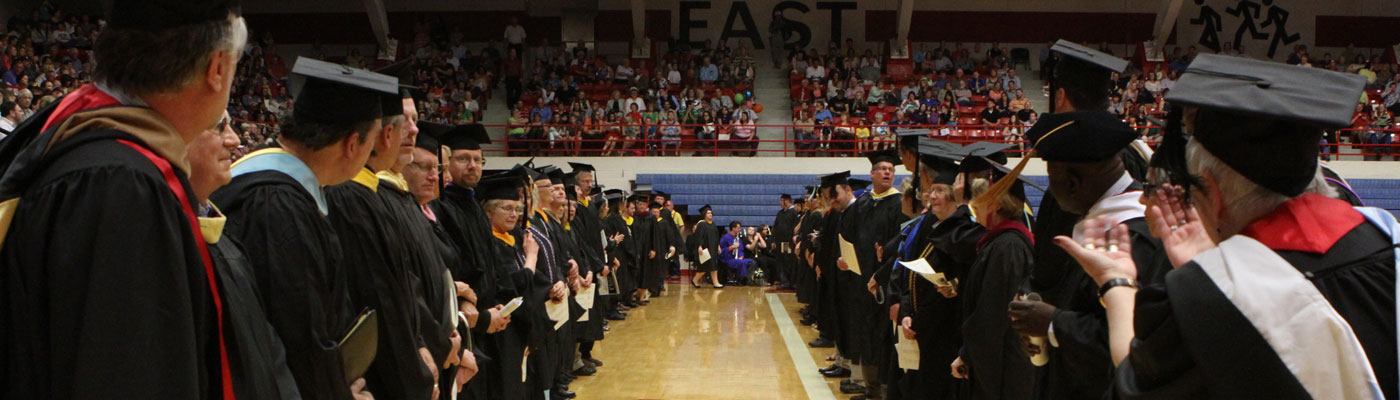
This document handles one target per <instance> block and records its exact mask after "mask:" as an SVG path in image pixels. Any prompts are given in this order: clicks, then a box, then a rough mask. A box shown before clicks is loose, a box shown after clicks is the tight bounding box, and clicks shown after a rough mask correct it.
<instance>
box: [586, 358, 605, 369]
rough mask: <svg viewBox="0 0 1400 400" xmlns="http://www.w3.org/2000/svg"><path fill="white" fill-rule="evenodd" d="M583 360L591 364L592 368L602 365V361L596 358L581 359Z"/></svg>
mask: <svg viewBox="0 0 1400 400" xmlns="http://www.w3.org/2000/svg"><path fill="white" fill-rule="evenodd" d="M583 362H584V363H586V364H593V367H594V368H597V367H601V366H603V362H602V361H600V360H598V359H596V358H585V359H583Z"/></svg>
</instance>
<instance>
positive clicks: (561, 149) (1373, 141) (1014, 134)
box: [486, 124, 1400, 161]
mask: <svg viewBox="0 0 1400 400" xmlns="http://www.w3.org/2000/svg"><path fill="white" fill-rule="evenodd" d="M668 126H672V127H676V128H677V129H678V130H679V131H680V135H679V137H678V138H673V139H667V138H665V137H664V136H663V135H662V133H661V132H662V129H663V128H665V127H668ZM703 126H705V125H697V124H671V125H667V124H654V125H645V124H643V125H594V126H584V125H579V124H571V125H520V126H519V127H523V129H524V130H523V132H524V133H523V134H517V135H512V134H510V128H513V127H516V126H514V125H503V124H489V125H486V127H487V129H488V130H489V131H491V132H492V136H495V137H504V140H503V141H502V142H503V146H502V147H501V148H496V149H489V150H486V152H487V154H488V155H496V156H506V155H509V156H582V157H598V156H687V155H688V156H729V155H735V156H747V155H757V154H759V153H793V154H794V155H796V156H798V157H819V156H820V157H838V156H858V155H859V153H861V152H863V151H867V150H878V149H881V148H887V147H891V146H894V142H895V140H896V139H897V137H895V136H892V135H893V130H894V129H910V128H921V129H928V130H930V131H933V132H935V134H934V135H931V136H930V137H933V138H937V139H943V140H947V141H950V142H954V143H962V144H966V143H972V142H995V143H1012V144H1015V145H1016V146H1014V147H1012V148H1011V149H1008V150H1007V152H1009V153H1011V155H1012V156H1013V157H1014V156H1017V155H1019V154H1021V153H1025V152H1027V151H1028V149H1027V145H1026V141H1025V140H1023V139H1021V138H1022V136H1021V134H1022V133H1023V132H1025V130H1026V129H1027V128H1028V127H1027V126H1023V125H898V126H890V127H889V128H891V130H890V135H891V136H886V137H885V138H883V139H881V138H879V137H877V136H875V135H874V134H873V131H874V129H873V128H872V127H871V126H869V125H846V126H842V125H815V126H813V125H769V124H764V125H748V126H749V127H752V128H753V131H754V133H753V136H751V138H750V139H738V138H737V136H735V135H734V126H733V125H728V126H725V125H716V126H715V128H716V129H715V130H716V134H714V135H706V136H708V137H704V136H701V135H700V134H698V133H697V132H696V128H697V127H703ZM535 127H538V129H539V135H536V136H535V137H531V135H530V132H531V128H535ZM551 127H563V128H567V129H566V130H565V131H564V133H568V134H567V135H563V136H561V137H555V138H554V139H550V138H549V136H548V135H549V131H550V128H551ZM862 127H863V128H871V131H872V134H871V135H870V136H867V137H864V138H860V137H856V136H855V132H856V129H857V128H862ZM765 128H766V129H765ZM773 128H779V129H782V134H781V135H773V132H772V129H773ZM1137 128H1138V129H1149V130H1152V131H1151V132H1152V133H1153V134H1157V133H1159V132H1160V128H1159V127H1146V126H1143V127H1137ZM845 129H848V130H849V133H846V130H845ZM502 130H504V131H505V132H501V131H502ZM765 130H766V131H768V132H761V131H765ZM823 130H826V131H828V132H826V133H822V131H823ZM497 132H500V133H501V134H500V135H499V136H498V134H497ZM582 132H595V133H589V134H586V135H585V134H580V133H582ZM632 132H635V133H632ZM806 132H815V133H813V134H807V133H806ZM794 133H797V134H800V135H801V136H798V135H794ZM721 134H723V135H721ZM768 136H778V137H780V138H779V139H773V138H768ZM787 138H794V139H787ZM1338 138H1349V139H1350V143H1346V142H1343V143H1337V142H1322V143H1319V146H1322V149H1321V150H1322V155H1323V156H1324V157H1329V158H1334V157H1342V156H1363V157H1365V159H1367V160H1371V159H1382V158H1386V157H1391V158H1393V159H1395V160H1397V161H1400V129H1342V130H1341V131H1339V132H1338ZM1144 139H1147V140H1149V141H1148V143H1149V145H1151V146H1154V147H1155V146H1156V145H1157V143H1156V142H1155V141H1153V139H1155V138H1148V137H1144ZM763 143H781V144H782V145H781V147H778V146H762V144H763ZM764 147H766V148H764Z"/></svg>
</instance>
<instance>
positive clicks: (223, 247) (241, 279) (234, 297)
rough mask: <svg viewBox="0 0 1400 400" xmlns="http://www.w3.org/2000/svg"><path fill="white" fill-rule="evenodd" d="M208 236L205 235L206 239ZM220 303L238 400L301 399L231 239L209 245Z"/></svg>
mask: <svg viewBox="0 0 1400 400" xmlns="http://www.w3.org/2000/svg"><path fill="white" fill-rule="evenodd" d="M207 239H208V236H206V240H207ZM209 257H210V259H212V260H213V261H214V271H216V272H217V273H218V275H219V293H220V295H222V296H223V301H224V340H225V341H227V343H228V357H229V371H230V372H231V373H232V375H233V393H234V396H236V397H237V398H240V399H300V398H301V393H300V392H298V391H297V383H296V379H294V378H292V371H291V370H290V369H287V354H286V349H285V348H284V347H283V346H282V338H280V337H278V336H277V331H276V330H275V329H273V328H272V324H269V323H268V322H267V314H266V313H265V312H264V311H263V305H262V301H261V300H260V299H261V298H262V295H261V294H260V293H258V286H257V285H258V284H257V280H256V278H255V277H254V276H253V269H252V267H251V266H250V265H248V259H247V258H246V257H245V256H244V255H243V249H242V247H241V246H239V245H238V243H237V242H236V241H235V240H234V239H233V238H230V237H221V238H218V239H217V241H216V242H214V243H210V244H209Z"/></svg>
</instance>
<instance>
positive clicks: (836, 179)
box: [821, 171, 851, 189]
mask: <svg viewBox="0 0 1400 400" xmlns="http://www.w3.org/2000/svg"><path fill="white" fill-rule="evenodd" d="M850 178H851V171H845V172H837V173H834V174H831V175H826V176H822V185H821V188H822V189H826V188H829V187H832V186H836V185H849V184H850V182H849V181H848V180H849V179H850Z"/></svg>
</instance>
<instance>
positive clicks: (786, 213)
mask: <svg viewBox="0 0 1400 400" xmlns="http://www.w3.org/2000/svg"><path fill="white" fill-rule="evenodd" d="M801 218H802V217H801V215H800V214H798V212H797V209H796V208H794V207H788V208H786V209H783V210H782V211H778V215H777V216H775V217H773V236H772V237H771V238H769V240H771V241H772V246H773V255H774V256H776V257H777V261H778V269H779V271H780V272H779V273H780V274H782V275H781V276H782V277H783V280H782V283H783V284H784V285H793V284H796V280H797V279H796V278H797V258H796V257H794V253H793V251H792V246H793V245H795V244H796V243H795V242H793V241H792V237H793V236H794V235H796V234H797V233H796V229H797V223H798V222H799V221H800V219H801Z"/></svg>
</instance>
